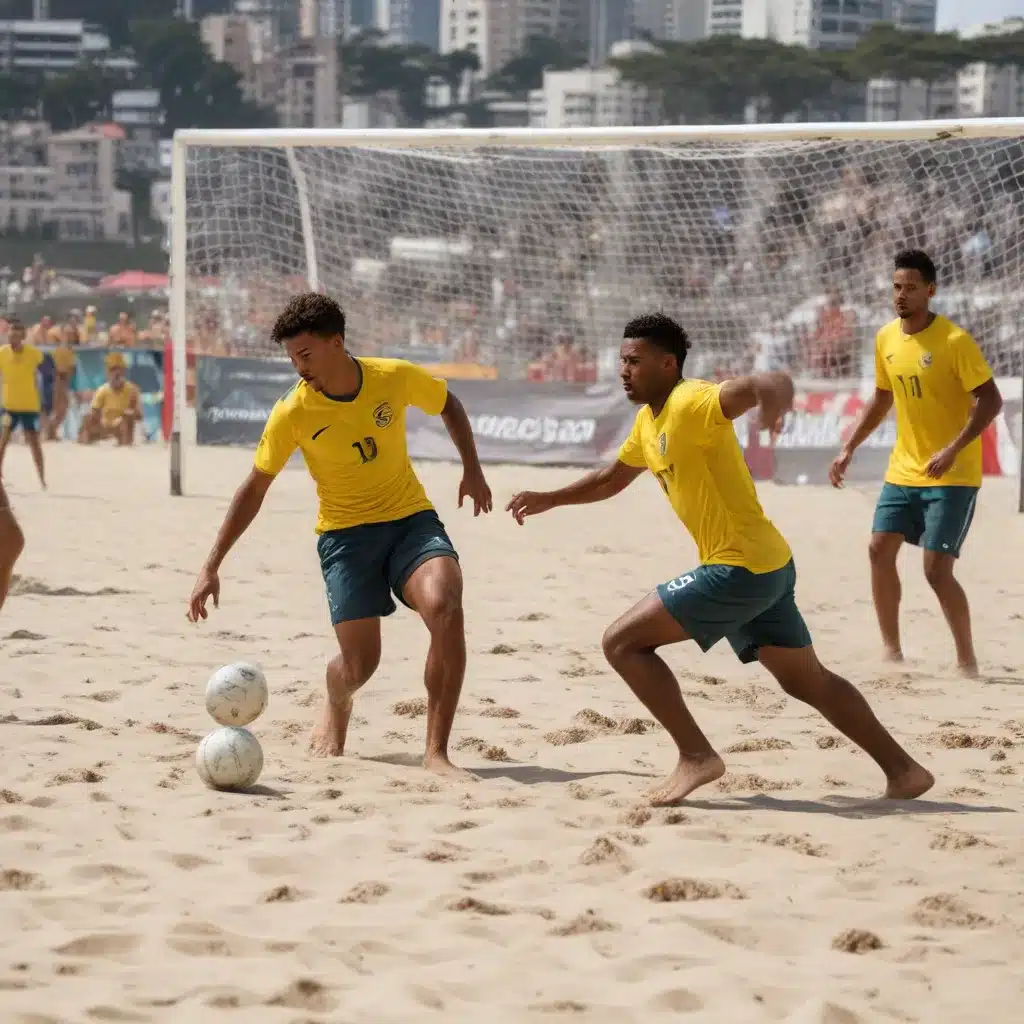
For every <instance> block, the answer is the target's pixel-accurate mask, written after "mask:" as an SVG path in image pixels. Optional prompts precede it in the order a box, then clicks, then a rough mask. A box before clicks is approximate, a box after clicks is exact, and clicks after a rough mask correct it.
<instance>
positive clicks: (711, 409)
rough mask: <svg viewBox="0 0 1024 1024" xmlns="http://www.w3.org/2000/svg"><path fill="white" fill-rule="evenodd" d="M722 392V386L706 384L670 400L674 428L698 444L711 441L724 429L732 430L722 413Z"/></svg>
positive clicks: (671, 419) (671, 420)
mask: <svg viewBox="0 0 1024 1024" xmlns="http://www.w3.org/2000/svg"><path fill="white" fill-rule="evenodd" d="M721 391H722V385H721V384H705V385H703V386H696V387H693V388H691V389H690V390H688V391H686V392H684V393H683V395H682V396H680V397H678V398H676V397H673V398H672V399H670V401H671V402H672V410H671V413H670V422H671V424H672V426H673V428H674V429H677V430H680V431H682V432H685V433H686V435H687V436H689V437H691V438H693V440H694V441H696V442H697V443H698V444H704V443H706V442H708V441H710V440H711V438H712V437H714V436H716V435H717V434H718V432H719V431H720V430H721V429H722V428H723V427H727V426H728V427H730V428H731V424H730V423H729V420H728V419H727V418H726V416H725V413H724V412H722V398H721Z"/></svg>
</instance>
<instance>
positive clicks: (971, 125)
mask: <svg viewBox="0 0 1024 1024" xmlns="http://www.w3.org/2000/svg"><path fill="white" fill-rule="evenodd" d="M984 138H991V139H995V138H1019V139H1021V140H1022V142H1024V118H967V119H963V120H957V119H951V120H932V121H879V122H819V123H793V124H737V125H682V126H675V125H663V126H657V127H628V128H627V127H624V128H571V129H565V130H563V129H552V128H540V129H537V128H501V129H490V128H442V129H423V128H399V129H367V130H349V129H344V128H271V129H263V128H258V129H237V130H232V129H227V130H221V129H184V130H180V131H176V132H175V133H174V141H173V147H172V158H171V260H170V320H171V343H172V354H173V355H172V360H173V366H172V369H173V387H174V394H173V418H172V427H171V437H170V455H171V465H170V470H171V494H172V495H175V496H180V495H183V494H184V493H185V488H184V472H185V445H184V444H183V443H182V428H183V425H184V423H185V422H186V421H187V417H188V402H187V395H186V382H187V344H186V341H187V339H186V332H187V316H186V297H187V296H186V292H187V286H186V277H187V252H186V230H187V210H186V182H185V175H186V169H187V162H186V155H187V151H188V148H189V147H190V146H204V147H221V148H226V147H238V148H243V147H264V148H280V149H283V150H285V153H286V157H287V159H288V163H289V165H290V168H291V171H292V174H293V176H294V177H295V184H296V192H297V196H298V203H299V215H300V221H301V223H302V227H303V239H304V243H305V255H306V279H307V282H308V284H309V287H310V288H311V289H312V290H316V288H317V286H318V279H319V274H318V268H317V253H316V239H315V238H314V236H313V230H312V219H311V213H310V206H309V199H308V194H307V192H306V188H305V180H304V176H303V172H302V169H301V167H300V166H299V162H298V161H297V160H296V159H295V156H294V151H295V150H296V149H297V148H300V147H302V148H305V147H314V146H319V147H344V146H359V147H366V148H388V149H400V148H409V149H418V148H419V149H422V148H428V147H430V146H444V147H447V148H450V149H475V148H477V147H480V146H491V147H516V148H532V149H552V148H577V147H586V146H595V147H597V146H644V145H651V146H657V145H663V144H665V143H671V142H708V143H714V142H732V143H736V142H744V141H746V142H750V143H753V144H756V143H758V142H800V141H808V142H844V141H845V142H849V141H855V140H858V139H863V140H865V141H870V140H873V141H890V142H898V141H901V140H907V141H913V140H924V141H932V142H941V141H944V140H947V139H984ZM1022 346H1024V339H1022ZM1017 443H1018V444H1019V445H1020V448H1021V452H1020V455H1021V466H1020V499H1019V501H1020V511H1021V512H1024V438H1018V439H1017Z"/></svg>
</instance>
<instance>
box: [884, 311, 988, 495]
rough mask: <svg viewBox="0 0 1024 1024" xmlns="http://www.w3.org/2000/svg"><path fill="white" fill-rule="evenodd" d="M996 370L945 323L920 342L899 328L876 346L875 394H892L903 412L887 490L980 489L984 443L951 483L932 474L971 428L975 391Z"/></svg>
mask: <svg viewBox="0 0 1024 1024" xmlns="http://www.w3.org/2000/svg"><path fill="white" fill-rule="evenodd" d="M991 379H992V370H991V368H990V367H989V365H988V363H987V362H986V361H985V357H984V356H983V355H982V354H981V350H980V349H979V348H978V345H977V343H976V342H975V340H974V339H973V338H972V337H971V336H970V334H968V333H967V331H965V330H964V329H963V328H962V327H957V325H956V324H954V323H952V322H950V321H949V320H947V319H946V318H945V317H944V316H936V317H935V319H934V320H933V321H932V322H931V323H930V324H929V325H928V326H927V327H926V328H925V329H924V330H923V331H918V332H917V334H904V333H903V325H902V322H901V321H900V320H898V319H897V320H893V321H892V323H889V324H886V325H885V327H883V328H882V329H881V330H880V331H879V332H878V335H877V337H876V338H875V386H876V387H879V388H881V389H882V390H884V391H891V392H892V397H893V405H894V406H895V409H896V444H895V446H894V447H893V450H892V454H891V455H890V456H889V468H888V470H887V471H886V474H885V480H886V483H890V484H896V485H898V486H900V487H950V486H959V487H980V486H981V479H982V472H981V438H980V437H979V438H977V439H976V440H974V441H972V442H971V443H970V444H969V445H968V446H967V447H966V448H964V450H963V451H962V452H960V454H959V455H958V456H957V457H956V461H955V462H954V463H953V466H952V468H951V469H950V470H949V472H948V473H946V475H945V476H942V477H938V478H934V477H930V476H928V474H927V473H926V472H925V470H926V468H927V466H928V463H929V461H930V460H931V458H932V456H933V455H935V454H937V453H938V452H940V451H942V449H943V448H945V447H946V446H947V445H949V444H950V443H951V442H952V441H954V440H955V439H956V437H957V436H958V435H959V434H960V432H961V431H962V430H963V429H964V427H965V426H966V425H967V421H968V419H970V416H971V409H972V407H973V405H974V396H973V395H972V394H971V392H972V391H974V389H975V388H977V387H980V386H981V385H982V384H984V383H985V382H986V381H988V380H991Z"/></svg>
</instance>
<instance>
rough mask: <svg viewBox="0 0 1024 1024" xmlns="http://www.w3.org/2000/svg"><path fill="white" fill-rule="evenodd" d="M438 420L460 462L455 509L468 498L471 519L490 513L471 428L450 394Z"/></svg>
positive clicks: (485, 482)
mask: <svg viewBox="0 0 1024 1024" xmlns="http://www.w3.org/2000/svg"><path fill="white" fill-rule="evenodd" d="M441 419H442V420H443V421H444V426H445V429H446V430H447V431H448V436H449V437H450V438H451V439H452V444H454V445H455V447H456V449H457V450H458V453H459V458H461V459H462V484H461V485H460V486H459V508H462V500H463V498H472V499H473V515H475V516H478V515H480V513H481V512H490V511H491V508H492V500H491V489H490V487H488V486H487V480H486V479H485V478H484V471H483V467H482V466H481V465H480V456H479V455H478V454H477V450H476V441H475V440H473V425H472V424H471V423H470V422H469V417H468V416H467V415H466V407H465V406H464V405H463V404H462V402H460V401H459V399H458V397H457V396H456V395H453V394H452V393H451V391H449V392H448V397H447V398H446V399H445V403H444V408H443V409H442V410H441Z"/></svg>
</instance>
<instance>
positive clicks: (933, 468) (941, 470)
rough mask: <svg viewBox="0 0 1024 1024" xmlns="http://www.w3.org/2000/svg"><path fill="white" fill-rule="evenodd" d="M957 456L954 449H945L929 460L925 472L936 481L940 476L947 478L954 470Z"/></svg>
mask: <svg viewBox="0 0 1024 1024" xmlns="http://www.w3.org/2000/svg"><path fill="white" fill-rule="evenodd" d="M957 454H958V453H957V452H956V450H955V449H954V448H943V449H942V451H941V452H936V453H935V454H934V455H933V456H932V457H931V459H929V460H928V465H927V467H925V472H926V473H927V474H928V475H929V476H930V477H932V478H933V479H935V480H937V479H938V478H939V477H940V476H945V475H946V474H947V473H948V472H949V471H950V470H951V469H952V468H953V463H954V462H956V457H957Z"/></svg>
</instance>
